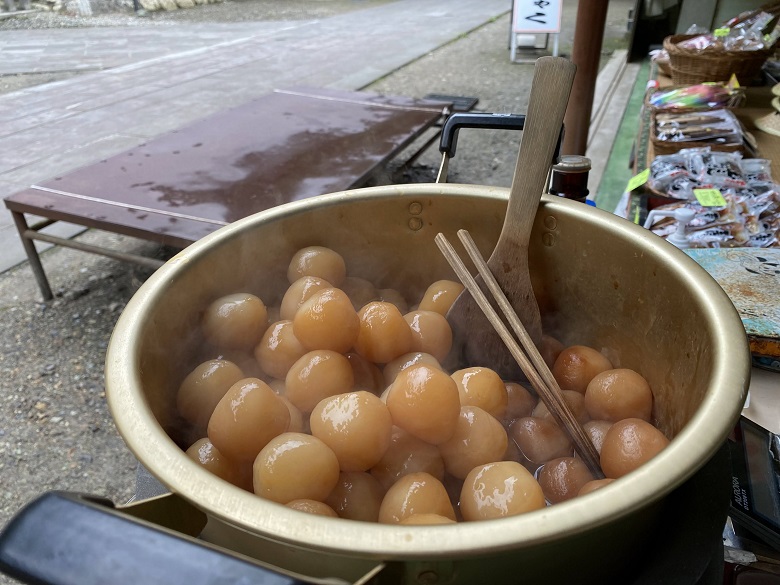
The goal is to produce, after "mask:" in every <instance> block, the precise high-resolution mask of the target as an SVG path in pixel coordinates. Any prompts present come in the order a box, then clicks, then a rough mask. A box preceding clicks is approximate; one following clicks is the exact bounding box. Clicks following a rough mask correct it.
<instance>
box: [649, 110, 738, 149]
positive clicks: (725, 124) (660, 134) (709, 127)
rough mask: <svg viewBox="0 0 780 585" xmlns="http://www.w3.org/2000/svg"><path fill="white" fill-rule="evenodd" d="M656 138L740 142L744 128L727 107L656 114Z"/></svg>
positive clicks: (673, 140) (724, 142)
mask: <svg viewBox="0 0 780 585" xmlns="http://www.w3.org/2000/svg"><path fill="white" fill-rule="evenodd" d="M655 126H656V140H661V141H671V142H693V141H696V142H700V141H704V140H706V141H712V142H715V143H718V144H741V143H742V127H741V126H740V124H739V121H738V120H737V118H736V116H734V114H733V113H731V112H730V111H728V110H712V111H708V112H690V113H682V114H679V113H678V114H674V113H658V114H656V116H655Z"/></svg>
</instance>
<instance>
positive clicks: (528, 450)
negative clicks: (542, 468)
mask: <svg viewBox="0 0 780 585" xmlns="http://www.w3.org/2000/svg"><path fill="white" fill-rule="evenodd" d="M509 436H510V438H511V439H512V440H513V441H514V442H515V444H516V445H517V447H518V448H519V449H520V451H521V452H522V454H523V455H524V456H525V457H526V458H527V459H528V460H529V461H531V462H532V463H544V462H546V461H549V460H550V459H555V458H557V457H568V456H570V455H572V454H573V453H574V448H573V446H572V443H571V440H570V439H569V437H568V436H567V435H566V433H565V432H564V431H563V430H562V429H561V427H559V426H558V425H557V424H555V422H553V421H552V420H551V419H546V418H536V417H530V416H529V417H524V418H519V419H517V420H516V421H514V422H513V423H512V424H511V425H510V426H509Z"/></svg>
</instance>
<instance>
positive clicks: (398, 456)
mask: <svg viewBox="0 0 780 585" xmlns="http://www.w3.org/2000/svg"><path fill="white" fill-rule="evenodd" d="M418 471H424V472H425V473H429V474H430V475H432V476H433V477H435V478H436V479H438V480H443V479H444V459H442V456H441V452H440V451H439V448H438V447H437V446H436V445H431V444H430V443H426V442H425V441H423V440H422V439H418V438H417V437H415V436H414V435H412V434H410V433H407V432H406V431H405V430H403V429H401V428H399V427H393V431H392V434H391V436H390V446H389V447H388V448H387V451H385V454H384V455H383V456H382V458H381V459H380V460H379V462H378V463H377V464H376V465H374V466H373V467H372V468H371V472H370V473H371V475H372V476H373V477H375V478H376V479H377V481H378V482H379V484H380V485H381V486H382V489H383V490H385V491H387V490H388V489H390V486H392V485H393V484H394V483H395V482H396V481H398V480H399V479H400V478H401V477H403V476H404V475H408V474H410V473H417V472H418Z"/></svg>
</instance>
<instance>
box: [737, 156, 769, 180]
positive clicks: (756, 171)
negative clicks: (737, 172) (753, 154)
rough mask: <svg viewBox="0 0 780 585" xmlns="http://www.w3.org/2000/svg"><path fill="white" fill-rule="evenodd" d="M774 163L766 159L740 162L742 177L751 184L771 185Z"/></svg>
mask: <svg viewBox="0 0 780 585" xmlns="http://www.w3.org/2000/svg"><path fill="white" fill-rule="evenodd" d="M771 165H772V161H770V160H767V159H765V158H745V159H742V160H741V161H740V162H739V167H740V168H741V169H742V176H744V177H745V181H747V183H748V184H750V183H769V182H771V181H772V172H771V171H770V167H771Z"/></svg>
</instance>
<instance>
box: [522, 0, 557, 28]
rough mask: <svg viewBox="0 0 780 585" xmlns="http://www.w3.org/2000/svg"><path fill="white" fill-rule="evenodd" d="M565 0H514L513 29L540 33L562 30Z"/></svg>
mask: <svg viewBox="0 0 780 585" xmlns="http://www.w3.org/2000/svg"><path fill="white" fill-rule="evenodd" d="M562 3H563V0H514V9H513V20H512V30H513V32H515V33H521V34H522V33H525V34H540V33H548V34H552V33H559V32H560V31H561V4H562Z"/></svg>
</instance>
